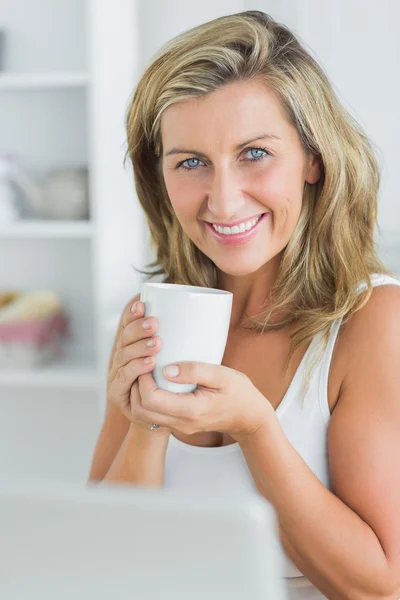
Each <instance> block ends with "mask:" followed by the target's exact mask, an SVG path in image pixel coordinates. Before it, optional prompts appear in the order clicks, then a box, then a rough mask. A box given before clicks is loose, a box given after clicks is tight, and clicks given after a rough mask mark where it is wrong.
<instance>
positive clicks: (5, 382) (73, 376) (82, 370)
mask: <svg viewBox="0 0 400 600" xmlns="http://www.w3.org/2000/svg"><path fill="white" fill-rule="evenodd" d="M100 384H101V379H100V375H99V373H98V372H97V371H96V369H95V367H94V366H89V365H86V366H85V365H77V364H72V363H65V364H54V365H49V366H42V367H37V368H36V369H19V368H15V369H1V368H0V387H12V388H29V389H32V388H56V389H58V390H62V389H64V390H73V389H75V390H76V389H79V390H92V391H94V392H96V391H98V390H99V386H100Z"/></svg>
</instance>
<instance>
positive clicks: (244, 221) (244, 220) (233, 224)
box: [206, 213, 262, 227]
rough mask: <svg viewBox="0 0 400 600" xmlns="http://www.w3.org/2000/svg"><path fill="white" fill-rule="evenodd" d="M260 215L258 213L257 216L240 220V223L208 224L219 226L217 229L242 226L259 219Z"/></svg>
mask: <svg viewBox="0 0 400 600" xmlns="http://www.w3.org/2000/svg"><path fill="white" fill-rule="evenodd" d="M260 214H262V213H257V214H256V215H253V216H252V217H248V218H247V219H240V221H232V223H211V221H206V223H209V224H210V225H217V227H235V225H240V224H241V223H247V222H248V221H252V220H253V219H257V218H258V217H259V216H260Z"/></svg>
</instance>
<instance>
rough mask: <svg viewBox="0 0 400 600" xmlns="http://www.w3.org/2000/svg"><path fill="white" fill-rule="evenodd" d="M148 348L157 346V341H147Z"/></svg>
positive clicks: (152, 339) (151, 339)
mask: <svg viewBox="0 0 400 600" xmlns="http://www.w3.org/2000/svg"><path fill="white" fill-rule="evenodd" d="M146 346H147V347H148V348H152V347H153V346H155V341H154V338H150V339H149V340H147V342H146Z"/></svg>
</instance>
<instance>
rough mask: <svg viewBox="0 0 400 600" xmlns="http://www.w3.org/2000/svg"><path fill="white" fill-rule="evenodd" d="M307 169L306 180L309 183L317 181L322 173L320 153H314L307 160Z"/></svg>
mask: <svg viewBox="0 0 400 600" xmlns="http://www.w3.org/2000/svg"><path fill="white" fill-rule="evenodd" d="M307 163H308V165H307V171H306V177H305V180H306V181H307V183H311V184H313V183H317V181H319V180H320V179H321V175H322V160H321V157H320V156H319V154H313V155H311V156H310V158H309V159H308V161H307Z"/></svg>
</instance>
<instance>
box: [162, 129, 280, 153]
mask: <svg viewBox="0 0 400 600" xmlns="http://www.w3.org/2000/svg"><path fill="white" fill-rule="evenodd" d="M280 139H281V138H280V137H279V136H277V135H274V134H273V133H260V134H259V135H256V136H255V137H252V138H251V139H250V140H246V141H245V142H241V143H240V144H237V145H236V146H235V148H234V149H235V150H240V149H241V148H243V147H244V146H246V145H247V144H251V143H252V142H255V141H257V140H280ZM171 154H197V156H201V157H202V158H208V156H207V154H204V152H199V151H198V150H190V149H187V148H171V149H170V150H168V152H166V153H165V155H164V156H170V155H171Z"/></svg>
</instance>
